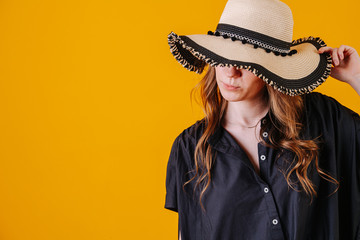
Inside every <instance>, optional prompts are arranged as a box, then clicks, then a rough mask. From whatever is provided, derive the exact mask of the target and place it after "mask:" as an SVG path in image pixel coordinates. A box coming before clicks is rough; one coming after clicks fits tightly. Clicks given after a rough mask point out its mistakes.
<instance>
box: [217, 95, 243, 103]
mask: <svg viewBox="0 0 360 240" xmlns="http://www.w3.org/2000/svg"><path fill="white" fill-rule="evenodd" d="M222 97H223V98H224V99H225V100H226V101H228V102H239V101H242V100H244V99H245V97H244V96H239V95H235V94H223V95H222Z"/></svg>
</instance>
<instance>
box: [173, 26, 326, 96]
mask: <svg viewBox="0 0 360 240" xmlns="http://www.w3.org/2000/svg"><path fill="white" fill-rule="evenodd" d="M184 40H186V42H185V41H184ZM305 42H309V43H311V44H313V45H314V46H315V47H316V48H317V49H319V48H320V47H324V46H326V44H325V42H324V41H323V40H321V39H320V38H318V37H317V38H315V37H312V36H310V37H306V38H300V39H297V40H294V41H293V42H292V46H295V45H298V44H301V43H305ZM168 44H169V46H170V51H171V53H172V54H173V56H174V57H175V59H176V60H177V61H178V62H179V63H180V64H181V65H182V66H183V67H185V68H186V69H188V70H189V71H194V72H196V73H198V74H200V73H202V72H203V70H204V68H205V66H206V64H209V65H210V66H212V67H215V66H219V67H231V66H232V67H236V68H237V69H246V70H248V71H250V72H252V73H253V74H254V75H255V76H257V77H259V78H261V79H262V80H263V81H264V82H266V83H267V84H269V85H270V86H272V87H273V88H274V89H276V90H278V91H279V92H281V93H284V94H287V95H290V96H296V95H302V94H305V93H309V92H311V91H313V90H314V89H315V88H317V87H318V86H319V85H320V84H322V83H323V82H325V80H326V79H327V78H328V77H329V75H330V71H331V66H332V58H331V55H330V54H327V53H322V54H320V63H319V66H318V67H317V68H316V70H315V71H314V72H313V73H311V74H310V75H308V76H306V77H305V78H302V79H299V80H298V81H295V80H288V79H283V78H281V77H279V76H278V75H276V74H274V73H272V72H270V71H269V70H267V69H265V68H264V67H262V66H260V65H258V64H255V63H247V62H240V61H232V60H228V59H225V58H223V57H221V56H219V55H217V54H215V53H213V52H211V51H210V50H208V49H206V48H204V47H202V46H199V45H197V44H196V43H195V42H193V41H192V40H191V39H189V38H188V37H186V36H181V37H179V36H178V35H177V34H175V33H174V32H171V33H170V34H169V35H168ZM190 44H191V45H192V46H194V47H196V49H198V50H196V49H195V48H193V47H192V46H190ZM200 51H201V53H200ZM324 67H325V71H323V69H324ZM290 85H291V86H290ZM304 86H305V87H304Z"/></svg>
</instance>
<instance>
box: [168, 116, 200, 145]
mask: <svg viewBox="0 0 360 240" xmlns="http://www.w3.org/2000/svg"><path fill="white" fill-rule="evenodd" d="M204 127H205V120H204V118H203V119H200V120H197V121H196V122H195V123H194V124H192V125H190V126H188V127H187V128H185V129H183V130H182V131H181V133H180V134H178V136H177V137H176V139H175V141H174V143H175V142H176V143H177V144H178V146H182V147H184V148H186V149H189V148H191V147H194V146H195V145H196V143H197V142H198V140H199V138H200V137H201V136H202V134H203V131H204Z"/></svg>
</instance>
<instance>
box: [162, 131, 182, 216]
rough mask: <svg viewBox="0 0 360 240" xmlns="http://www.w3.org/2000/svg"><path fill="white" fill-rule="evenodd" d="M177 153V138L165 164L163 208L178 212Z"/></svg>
mask: <svg viewBox="0 0 360 240" xmlns="http://www.w3.org/2000/svg"><path fill="white" fill-rule="evenodd" d="M178 151H179V137H177V138H176V139H175V141H174V142H173V145H172V148H171V152H170V156H169V160H168V163H167V171H166V197H165V208H166V209H169V210H172V211H175V212H178V201H177V199H178V197H177V196H178V192H177V190H178V187H177V182H178V180H177V179H178V177H177V175H178V170H177V166H178V164H177V161H178Z"/></svg>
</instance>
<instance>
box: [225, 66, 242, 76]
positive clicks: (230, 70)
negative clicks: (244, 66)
mask: <svg viewBox="0 0 360 240" xmlns="http://www.w3.org/2000/svg"><path fill="white" fill-rule="evenodd" d="M225 69H226V70H225V71H226V76H227V77H228V78H236V77H240V76H241V75H242V73H241V69H236V67H226V68H225Z"/></svg>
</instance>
